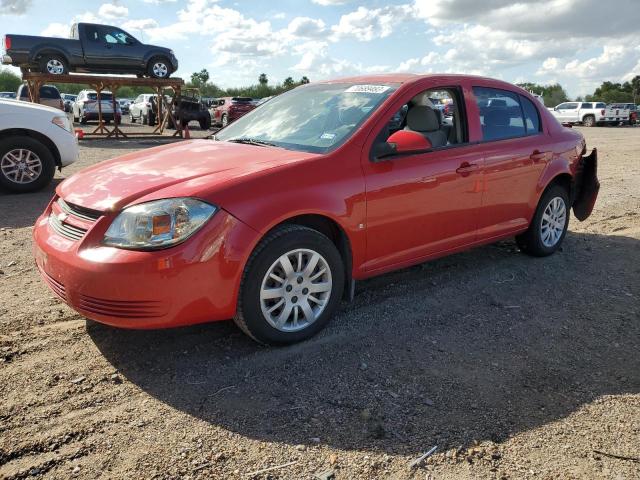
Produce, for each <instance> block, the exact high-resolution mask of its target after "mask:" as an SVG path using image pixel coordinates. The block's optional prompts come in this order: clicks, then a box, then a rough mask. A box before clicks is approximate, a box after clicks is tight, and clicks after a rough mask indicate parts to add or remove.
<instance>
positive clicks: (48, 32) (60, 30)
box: [40, 22, 70, 38]
mask: <svg viewBox="0 0 640 480" xmlns="http://www.w3.org/2000/svg"><path fill="white" fill-rule="evenodd" d="M69 29H70V26H69V25H67V24H66V23H55V22H54V23H50V24H49V25H47V26H46V28H45V29H44V30H42V32H40V35H42V36H43V37H59V38H68V37H69Z"/></svg>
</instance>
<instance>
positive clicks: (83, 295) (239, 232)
mask: <svg viewBox="0 0 640 480" xmlns="http://www.w3.org/2000/svg"><path fill="white" fill-rule="evenodd" d="M54 200H55V199H54ZM51 213H53V215H55V216H56V218H61V219H62V222H63V224H64V226H65V228H67V229H69V228H71V232H72V233H73V232H74V230H73V228H81V229H82V228H87V227H88V228H87V231H86V233H85V234H84V236H83V237H82V238H81V239H79V240H73V239H70V238H68V237H66V236H65V235H64V234H61V233H59V232H60V231H63V232H64V228H63V229H62V230H61V229H60V226H59V225H58V227H54V226H53V225H52V220H50V218H49V216H50V214H51ZM64 215H65V214H64V211H63V210H62V209H61V208H59V204H58V203H57V202H56V201H52V203H51V204H50V205H49V206H48V207H47V209H46V210H45V212H44V213H43V215H42V216H41V217H40V218H39V219H38V221H37V222H36V225H35V227H34V230H33V240H34V247H33V248H34V256H35V261H36V264H37V267H38V270H39V271H40V274H41V276H42V278H43V280H44V281H45V283H46V284H47V285H48V286H49V288H51V290H52V291H53V292H54V293H55V294H56V295H57V296H58V297H60V298H61V299H62V300H63V301H64V302H65V303H67V304H68V305H69V306H71V307H72V308H74V309H75V310H77V311H78V312H79V313H80V314H82V315H84V316H85V317H88V318H90V319H93V320H95V321H98V322H101V323H105V324H108V325H113V326H117V327H123V328H140V329H146V328H166V327H176V326H181V325H190V324H195V323H201V322H207V321H214V320H224V319H228V318H231V317H233V315H234V314H235V308H236V301H237V290H238V287H239V284H240V276H241V274H242V268H243V265H244V262H245V261H246V258H247V257H248V254H249V252H250V248H252V245H253V241H254V240H255V235H256V232H255V231H254V230H252V229H251V228H249V227H248V226H246V225H244V224H243V223H242V222H240V221H239V220H237V219H236V218H234V217H233V216H231V215H230V214H228V213H226V212H225V211H223V210H221V211H218V212H217V213H216V214H215V216H214V217H213V218H212V219H211V220H210V221H209V222H208V223H207V225H205V226H204V228H203V229H202V230H200V231H198V232H197V233H196V234H195V235H193V236H192V237H191V238H189V239H188V240H187V241H185V242H184V243H182V244H180V245H178V246H176V247H172V248H168V249H165V250H156V251H148V252H141V251H132V250H123V249H119V248H113V247H106V246H103V245H102V244H101V241H102V238H103V236H104V232H105V231H106V229H107V228H108V226H109V224H110V223H111V221H112V220H113V218H114V215H105V216H102V217H100V218H98V219H97V220H96V221H95V223H91V222H86V221H84V220H83V219H81V218H77V217H75V216H73V215H68V216H67V218H65V217H64ZM76 233H77V232H76Z"/></svg>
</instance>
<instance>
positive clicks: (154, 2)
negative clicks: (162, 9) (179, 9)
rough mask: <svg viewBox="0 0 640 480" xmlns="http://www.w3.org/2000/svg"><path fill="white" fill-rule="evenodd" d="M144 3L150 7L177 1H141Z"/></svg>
mask: <svg viewBox="0 0 640 480" xmlns="http://www.w3.org/2000/svg"><path fill="white" fill-rule="evenodd" d="M142 1H143V2H144V3H150V4H152V5H162V4H164V3H176V2H177V1H178V0H142Z"/></svg>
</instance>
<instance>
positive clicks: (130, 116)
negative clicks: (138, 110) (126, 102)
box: [129, 112, 136, 123]
mask: <svg viewBox="0 0 640 480" xmlns="http://www.w3.org/2000/svg"><path fill="white" fill-rule="evenodd" d="M129 121H130V122H131V123H136V118H135V117H134V116H133V113H131V112H129Z"/></svg>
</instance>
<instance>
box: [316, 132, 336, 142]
mask: <svg viewBox="0 0 640 480" xmlns="http://www.w3.org/2000/svg"><path fill="white" fill-rule="evenodd" d="M320 138H321V139H322V140H333V139H334V138H336V134H335V133H323V134H322V135H320Z"/></svg>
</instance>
